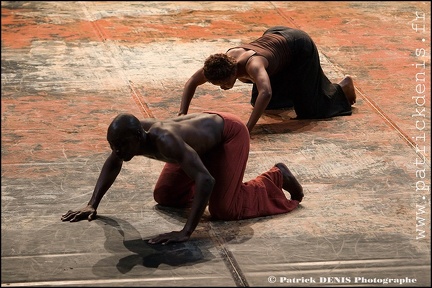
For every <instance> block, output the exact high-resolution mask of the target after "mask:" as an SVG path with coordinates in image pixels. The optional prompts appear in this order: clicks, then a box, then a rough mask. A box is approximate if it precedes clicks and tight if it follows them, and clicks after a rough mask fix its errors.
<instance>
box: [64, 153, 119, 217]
mask: <svg viewBox="0 0 432 288" xmlns="http://www.w3.org/2000/svg"><path fill="white" fill-rule="evenodd" d="M122 165H123V160H121V159H120V158H118V157H117V156H116V155H115V154H114V153H113V152H112V153H111V155H110V156H108V158H107V159H106V160H105V164H104V165H103V167H102V171H101V173H100V175H99V178H98V180H97V182H96V186H95V189H94V191H93V195H92V197H91V199H90V201H89V202H88V204H87V206H85V207H83V208H81V209H78V210H69V211H68V212H67V213H65V214H64V215H62V217H61V220H62V221H70V222H76V221H80V220H83V219H86V218H87V219H88V220H89V221H91V220H93V219H95V218H96V209H97V207H98V206H99V203H100V201H101V200H102V197H103V196H104V195H105V193H106V192H107V191H108V189H109V188H110V187H111V185H112V184H113V183H114V181H115V179H116V178H117V175H118V174H119V173H120V170H121V167H122Z"/></svg>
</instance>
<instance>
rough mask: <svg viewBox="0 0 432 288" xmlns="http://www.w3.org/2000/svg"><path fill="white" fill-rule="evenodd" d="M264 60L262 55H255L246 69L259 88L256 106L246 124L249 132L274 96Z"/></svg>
mask: <svg viewBox="0 0 432 288" xmlns="http://www.w3.org/2000/svg"><path fill="white" fill-rule="evenodd" d="M262 61H263V59H262V57H254V58H252V59H251V61H249V63H248V66H247V67H246V71H247V72H248V74H249V75H250V76H251V78H252V79H253V80H254V81H253V82H254V83H255V84H256V86H257V89H258V96H257V99H256V101H255V106H254V108H253V110H252V113H251V115H250V117H249V120H248V122H247V124H246V126H247V128H248V130H249V132H251V131H252V129H253V127H254V126H255V124H256V123H257V122H258V120H259V118H260V117H261V115H262V114H263V113H264V111H265V109H266V108H267V105H268V103H269V102H270V99H271V97H272V89H271V83H270V78H269V76H268V74H267V71H266V69H265V63H264V62H262ZM265 61H267V60H265Z"/></svg>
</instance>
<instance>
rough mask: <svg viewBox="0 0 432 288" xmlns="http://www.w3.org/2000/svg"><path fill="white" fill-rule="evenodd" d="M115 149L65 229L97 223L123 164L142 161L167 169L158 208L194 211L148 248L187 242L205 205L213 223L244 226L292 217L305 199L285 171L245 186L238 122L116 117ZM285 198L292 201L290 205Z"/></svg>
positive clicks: (244, 132)
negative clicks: (161, 163)
mask: <svg viewBox="0 0 432 288" xmlns="http://www.w3.org/2000/svg"><path fill="white" fill-rule="evenodd" d="M107 140H108V142H109V144H110V147H111V149H112V152H111V154H110V155H109V156H108V158H107V159H106V161H105V164H104V165H103V167H102V171H101V173H100V175H99V178H98V180H97V183H96V186H95V189H94V191H93V195H92V197H91V199H90V201H89V202H88V204H87V205H86V206H84V207H83V208H81V209H78V210H69V211H68V212H67V213H65V214H64V215H62V217H61V220H62V221H71V222H74V221H79V220H83V219H88V220H89V221H90V220H93V219H95V218H96V210H97V208H98V206H99V204H100V201H101V200H102V197H103V196H104V195H105V193H106V192H107V191H108V189H109V188H110V187H111V185H112V184H113V183H114V181H115V179H116V177H117V175H118V174H119V173H120V170H121V168H122V164H123V161H129V160H131V159H132V158H133V157H134V156H145V157H149V158H152V159H156V160H160V161H164V162H166V164H165V166H164V168H163V170H162V172H161V175H160V177H159V179H158V181H157V183H156V186H155V190H154V193H153V196H154V199H155V201H156V202H157V203H159V204H160V205H164V206H170V207H191V210H190V214H189V216H188V218H187V222H186V224H185V226H184V227H183V229H182V230H180V231H173V232H170V233H165V234H160V235H159V236H157V237H155V238H153V239H151V240H149V243H152V244H155V243H162V244H167V243H170V242H182V241H187V240H188V239H189V238H190V236H191V234H192V232H193V231H194V230H195V228H196V227H197V225H198V223H199V221H200V219H201V217H202V215H203V213H204V211H205V209H206V206H207V205H208V207H209V212H210V214H211V216H212V218H214V219H220V220H240V219H247V218H254V217H261V216H268V215H275V214H281V213H287V212H290V211H292V210H293V209H295V208H296V207H297V206H298V204H299V203H300V202H301V201H302V199H303V188H302V186H301V185H300V184H299V182H298V181H297V179H296V178H295V177H294V175H293V174H292V173H291V172H290V170H289V169H288V167H286V166H285V164H283V163H277V164H275V166H273V167H272V168H271V169H270V170H268V171H267V172H265V173H263V174H261V175H259V176H258V177H257V178H255V179H252V180H250V181H248V182H245V183H243V176H244V172H245V168H246V163H247V160H248V156H249V131H248V129H247V128H246V126H245V125H244V124H243V123H242V121H241V120H240V119H239V118H238V117H237V116H234V115H231V114H228V113H221V112H205V113H195V114H189V115H184V116H179V117H175V118H171V119H167V120H155V119H145V120H142V121H140V120H138V119H137V118H136V117H135V116H133V115H131V114H120V115H118V116H117V117H116V118H115V119H114V120H113V121H112V123H111V124H110V126H109V127H108V133H107ZM282 189H284V190H286V191H288V192H289V193H290V195H291V199H287V198H286V197H285V194H284V192H283V191H282Z"/></svg>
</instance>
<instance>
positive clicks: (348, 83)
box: [339, 75, 357, 105]
mask: <svg viewBox="0 0 432 288" xmlns="http://www.w3.org/2000/svg"><path fill="white" fill-rule="evenodd" d="M339 85H340V86H341V88H342V91H343V92H344V94H345V96H346V98H347V99H348V102H349V103H350V104H351V105H353V104H354V103H356V98H357V96H356V93H355V89H354V81H353V79H352V78H351V76H350V75H346V76H345V78H344V79H343V80H342V81H341V82H339Z"/></svg>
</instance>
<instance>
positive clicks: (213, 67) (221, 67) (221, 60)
mask: <svg viewBox="0 0 432 288" xmlns="http://www.w3.org/2000/svg"><path fill="white" fill-rule="evenodd" d="M236 68H237V61H236V60H235V59H234V58H233V57H230V56H228V55H226V54H223V53H218V54H213V55H210V56H209V57H208V58H207V59H206V60H205V62H204V68H203V70H204V76H205V77H206V79H207V81H209V82H215V81H220V80H225V79H227V78H230V77H231V76H232V75H233V74H234V73H235V72H236Z"/></svg>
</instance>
